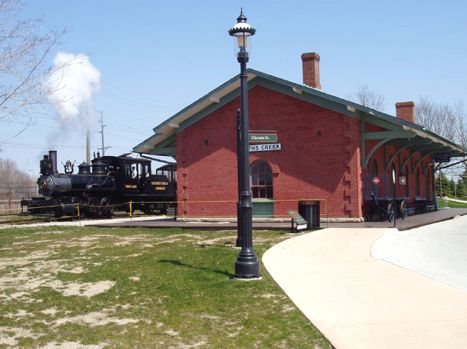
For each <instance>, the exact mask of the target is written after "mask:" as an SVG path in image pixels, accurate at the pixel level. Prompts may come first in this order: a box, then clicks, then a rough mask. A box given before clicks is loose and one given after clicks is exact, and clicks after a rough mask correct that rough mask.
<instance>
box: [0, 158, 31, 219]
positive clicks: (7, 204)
mask: <svg viewBox="0 0 467 349" xmlns="http://www.w3.org/2000/svg"><path fill="white" fill-rule="evenodd" d="M35 193H36V185H35V183H34V179H33V178H32V177H31V176H30V175H29V174H27V173H26V172H23V171H21V170H20V169H19V168H18V166H17V165H16V163H15V162H14V161H12V160H8V159H1V158H0V214H1V213H16V212H18V211H19V208H20V205H19V201H20V199H21V198H23V197H28V196H33V195H35Z"/></svg>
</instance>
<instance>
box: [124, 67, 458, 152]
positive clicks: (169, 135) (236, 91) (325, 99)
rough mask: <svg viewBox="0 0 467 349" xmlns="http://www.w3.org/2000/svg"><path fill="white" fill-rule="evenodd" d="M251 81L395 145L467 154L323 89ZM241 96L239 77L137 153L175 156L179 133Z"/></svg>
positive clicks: (265, 78) (260, 77) (267, 79)
mask: <svg viewBox="0 0 467 349" xmlns="http://www.w3.org/2000/svg"><path fill="white" fill-rule="evenodd" d="M247 79H248V88H249V89H251V88H253V87H255V86H257V85H261V86H264V87H266V88H269V89H272V90H274V91H276V92H279V93H283V94H286V95H289V96H292V97H294V98H297V99H300V100H303V101H306V102H309V103H312V104H315V105H318V106H321V107H323V108H326V109H330V110H333V111H336V112H338V113H341V114H344V115H347V116H349V117H353V118H358V119H360V120H363V121H365V122H368V123H371V124H375V125H378V126H381V127H383V128H384V129H386V130H389V131H390V132H395V135H394V136H393V138H391V139H390V141H391V142H394V141H396V140H400V139H415V138H416V139H418V140H420V139H422V140H426V141H427V142H429V143H431V144H435V145H439V150H440V153H448V154H449V155H450V156H451V157H458V156H465V155H466V153H465V150H464V149H462V148H461V147H460V146H458V145H456V144H454V143H453V142H450V141H449V140H446V139H444V138H442V137H440V136H438V135H437V134H435V133H433V132H431V131H429V130H428V129H426V128H424V127H422V126H420V125H417V124H414V123H411V122H409V121H406V120H402V119H399V118H397V117H394V116H392V115H389V114H385V113H382V112H378V111H376V110H373V109H371V108H367V107H365V106H362V105H360V104H357V103H354V102H351V101H348V100H345V99H342V98H339V97H336V96H333V95H330V94H327V93H324V92H323V91H321V90H319V89H315V88H312V87H308V86H305V85H301V84H296V83H293V82H290V81H287V80H284V79H280V78H277V77H274V76H271V75H268V74H265V73H262V72H260V71H257V70H253V69H248V70H247ZM239 95H240V79H239V76H238V75H237V76H235V77H233V78H232V79H230V80H229V81H227V82H225V83H224V84H222V85H220V86H219V87H218V88H216V89H214V90H212V91H211V92H209V93H208V94H206V95H205V96H203V97H201V98H200V99H198V100H197V101H195V102H194V103H192V104H190V105H189V106H187V107H186V108H184V109H182V110H181V111H180V112H178V113H177V114H175V115H174V116H172V117H171V118H169V119H167V120H166V121H164V122H163V123H161V124H160V125H158V126H156V127H155V128H154V129H153V131H154V135H153V136H151V137H149V138H148V139H146V140H144V141H143V142H141V143H140V144H138V145H137V146H135V147H134V149H133V151H134V152H137V153H146V154H155V155H168V156H172V157H175V150H176V134H177V133H178V132H180V131H182V130H183V129H185V128H187V127H189V126H191V125H193V124H194V123H196V122H198V121H199V120H201V119H203V118H204V117H206V116H208V115H209V114H211V113H212V112H214V111H215V110H217V109H219V108H221V107H222V106H223V105H225V104H226V103H228V102H230V101H232V100H233V99H234V98H236V97H238V96H239ZM374 139H377V138H374Z"/></svg>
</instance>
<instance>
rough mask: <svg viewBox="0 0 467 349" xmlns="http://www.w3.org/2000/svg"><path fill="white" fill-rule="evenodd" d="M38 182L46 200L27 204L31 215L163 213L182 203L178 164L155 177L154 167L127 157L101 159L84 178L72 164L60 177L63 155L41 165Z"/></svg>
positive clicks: (50, 157)
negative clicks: (60, 163) (152, 169)
mask: <svg viewBox="0 0 467 349" xmlns="http://www.w3.org/2000/svg"><path fill="white" fill-rule="evenodd" d="M40 169H41V176H40V177H39V179H38V180H37V184H38V186H39V194H41V195H42V196H41V197H35V198H32V199H23V200H21V205H22V206H23V207H24V206H27V210H28V212H29V213H31V214H54V215H55V217H60V216H63V215H70V216H76V215H80V216H81V215H82V216H91V217H95V216H105V217H110V216H111V215H112V212H113V211H114V210H119V211H121V210H126V211H130V210H131V211H134V210H141V211H143V212H144V213H153V212H156V211H157V212H161V213H167V210H168V209H169V208H170V207H172V206H175V203H174V202H175V201H176V200H177V198H176V197H177V195H176V188H177V182H176V181H177V178H176V164H174V163H168V164H167V165H164V166H162V167H160V168H158V169H157V170H156V174H152V172H151V161H150V160H148V159H143V158H132V157H130V156H128V154H124V155H121V156H99V154H98V156H97V157H95V158H94V159H93V160H92V161H91V164H90V165H89V164H87V163H82V164H81V165H79V166H78V173H77V174H73V171H74V165H73V164H72V163H71V162H70V161H67V162H66V163H65V165H64V172H65V173H58V170H57V152H56V151H49V155H44V159H43V160H41V162H40Z"/></svg>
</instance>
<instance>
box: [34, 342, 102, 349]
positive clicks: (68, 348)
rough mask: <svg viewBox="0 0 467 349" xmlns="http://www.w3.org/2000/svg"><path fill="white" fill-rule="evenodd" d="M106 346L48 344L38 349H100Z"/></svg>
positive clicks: (77, 343) (66, 343)
mask: <svg viewBox="0 0 467 349" xmlns="http://www.w3.org/2000/svg"><path fill="white" fill-rule="evenodd" d="M105 346H106V344H105V343H104V344H96V345H94V344H89V345H84V344H81V343H79V342H62V343H58V342H50V343H47V344H46V345H45V346H43V347H39V349H102V348H104V347H105Z"/></svg>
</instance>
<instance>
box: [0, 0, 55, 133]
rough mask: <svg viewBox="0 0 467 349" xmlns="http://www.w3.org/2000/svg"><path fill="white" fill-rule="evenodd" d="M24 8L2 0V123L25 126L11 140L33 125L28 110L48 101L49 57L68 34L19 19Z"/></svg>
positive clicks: (0, 64)
mask: <svg viewBox="0 0 467 349" xmlns="http://www.w3.org/2000/svg"><path fill="white" fill-rule="evenodd" d="M21 8H22V4H21V2H20V0H0V77H1V78H0V121H6V120H9V121H10V122H13V121H14V122H17V123H18V124H21V125H22V126H21V128H19V129H18V130H17V132H15V133H14V134H12V135H10V138H11V137H14V136H17V135H18V134H19V133H21V132H22V130H24V129H25V128H26V127H28V126H29V125H30V124H31V123H32V121H33V120H32V119H31V118H30V117H28V116H27V115H26V113H25V112H26V111H27V110H28V108H29V107H31V106H33V105H36V104H41V103H44V102H45V101H46V96H47V95H48V93H49V91H47V88H46V87H45V85H44V84H43V82H44V81H45V79H46V78H47V76H48V75H49V74H50V73H51V69H50V68H49V67H47V66H46V57H47V55H48V54H49V52H50V51H51V49H52V47H54V45H55V44H56V43H57V40H58V38H59V37H60V36H61V35H62V34H63V32H64V31H61V32H56V31H49V32H46V33H43V32H42V31H41V28H40V24H41V21H40V20H22V19H20V18H19V12H20V11H21ZM3 136H4V135H3ZM1 141H2V140H1V139H0V142H1Z"/></svg>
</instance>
